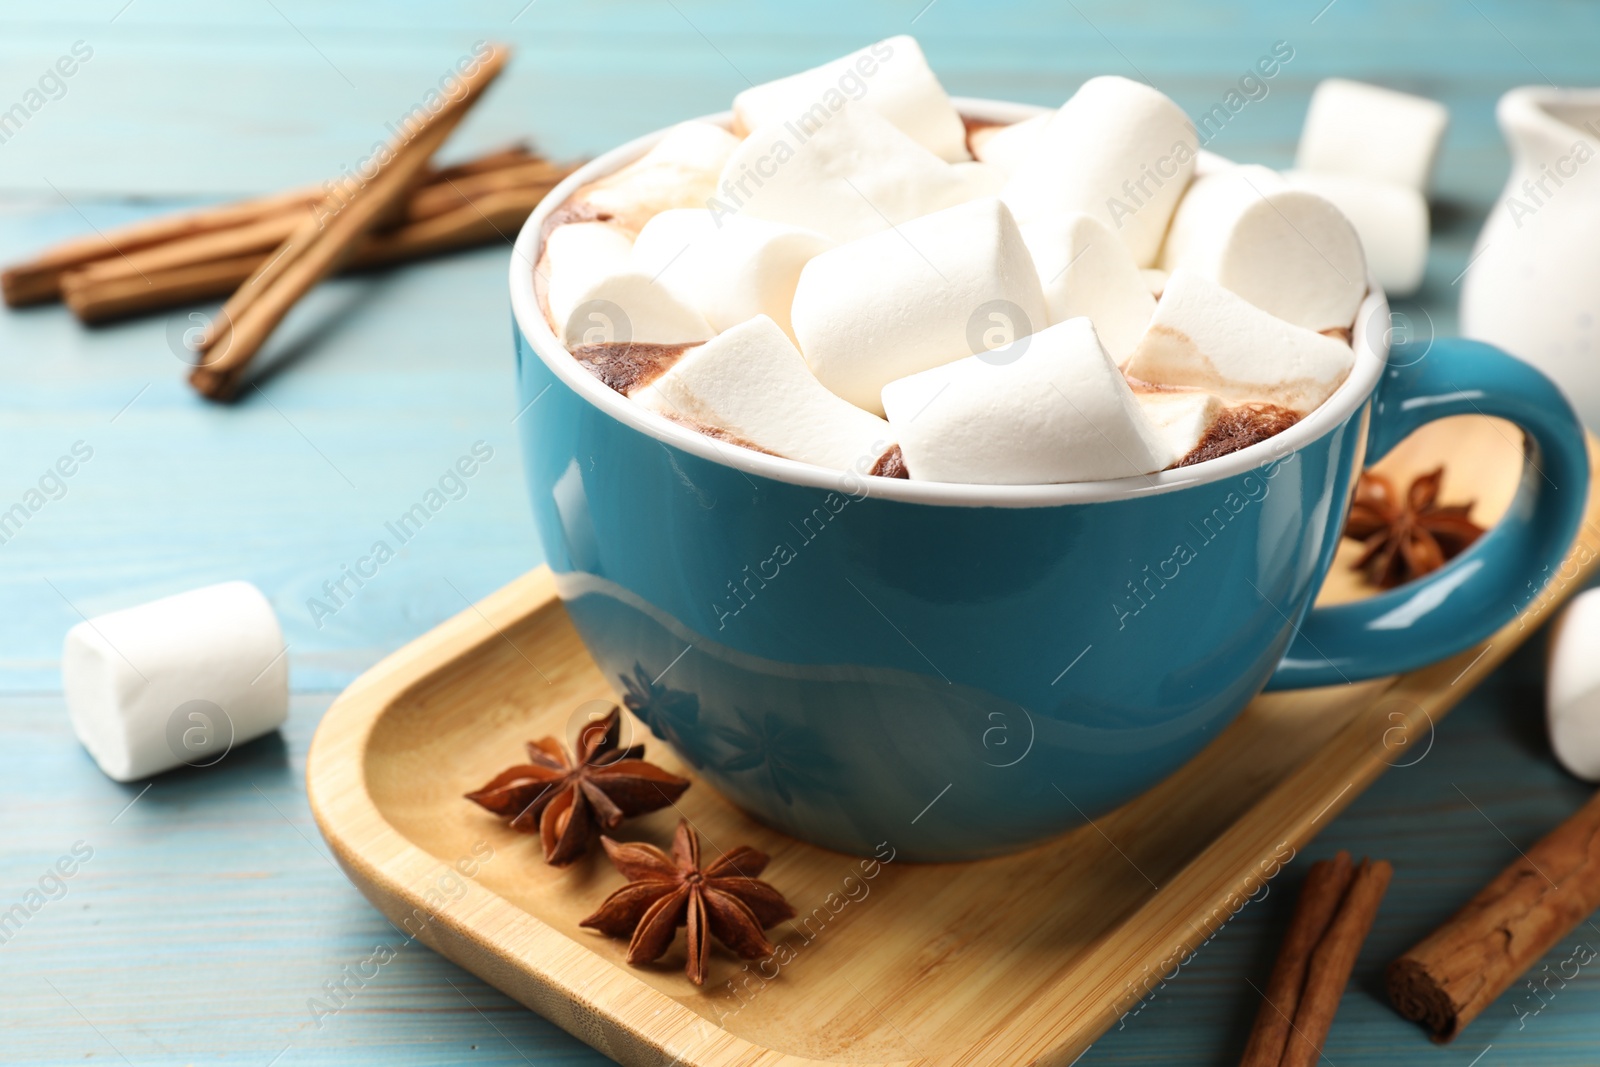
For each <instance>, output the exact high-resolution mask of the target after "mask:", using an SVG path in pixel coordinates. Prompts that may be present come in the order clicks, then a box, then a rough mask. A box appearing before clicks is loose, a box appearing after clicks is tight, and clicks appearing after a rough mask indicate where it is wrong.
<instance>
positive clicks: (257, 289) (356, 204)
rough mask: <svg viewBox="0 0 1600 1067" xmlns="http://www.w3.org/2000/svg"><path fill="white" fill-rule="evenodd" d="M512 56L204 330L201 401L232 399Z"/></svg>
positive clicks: (449, 105)
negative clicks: (276, 335) (299, 306)
mask: <svg viewBox="0 0 1600 1067" xmlns="http://www.w3.org/2000/svg"><path fill="white" fill-rule="evenodd" d="M509 54H510V53H509V51H508V50H507V49H506V48H505V47H503V46H498V45H497V46H495V47H494V48H493V49H492V50H491V51H490V53H489V55H488V56H486V57H485V58H484V59H483V61H482V62H481V63H479V65H478V67H477V69H476V70H474V71H473V72H472V73H471V74H469V75H466V76H465V77H464V78H463V79H462V86H463V91H462V94H461V96H459V97H457V98H456V99H454V100H449V101H446V102H445V103H444V104H443V105H442V106H441V107H440V109H439V110H438V111H437V112H435V113H433V114H432V115H429V116H428V117H426V118H424V119H423V120H422V121H421V122H420V123H419V124H418V126H417V128H416V129H415V130H413V131H412V132H411V133H410V135H409V136H407V137H405V138H402V139H398V140H397V141H396V143H395V144H394V145H392V146H391V148H390V151H389V153H388V154H387V156H386V157H385V158H383V159H382V161H381V162H380V163H379V164H378V166H377V168H376V170H375V172H374V174H373V176H372V177H371V178H370V179H369V180H367V181H366V183H365V184H364V185H362V186H360V187H359V188H357V189H355V190H354V191H352V192H351V193H350V194H349V195H348V196H347V197H346V196H344V195H343V194H342V192H341V193H340V194H338V195H337V196H335V194H330V195H329V199H328V201H327V202H325V204H324V205H322V210H319V211H318V212H317V213H316V214H315V216H314V217H313V218H311V219H308V220H307V221H305V222H303V223H302V224H301V225H300V226H299V228H297V229H296V230H295V231H294V233H292V234H291V235H290V236H289V238H288V239H287V240H286V241H284V243H283V244H282V246H280V247H279V248H278V250H277V251H275V252H274V253H273V254H272V256H271V257H270V258H269V259H268V260H267V262H266V263H265V264H263V265H262V267H261V269H260V270H258V271H257V272H256V273H255V274H254V275H252V276H251V277H250V279H249V280H248V281H246V282H245V283H244V285H242V286H240V288H239V290H238V292H236V293H234V295H233V296H232V297H230V298H229V300H228V301H227V303H225V304H224V305H223V307H222V311H221V313H219V315H218V316H217V318H216V319H215V320H213V322H212V324H211V325H210V326H208V327H207V328H206V332H205V336H204V337H203V338H202V340H201V342H200V345H199V346H198V348H197V351H196V354H197V355H198V357H199V360H200V362H199V365H198V366H196V367H195V369H194V370H193V371H192V372H191V373H190V375H189V381H190V383H191V384H192V385H193V386H194V387H195V388H196V389H197V390H198V391H199V392H200V393H202V394H203V395H205V396H208V397H211V398H212V399H223V398H225V397H227V396H228V395H230V394H231V393H232V391H233V389H234V387H235V386H236V385H237V383H238V380H239V377H240V375H241V374H242V372H243V371H244V369H245V367H246V366H248V365H249V363H250V360H251V359H252V358H254V356H255V354H256V352H257V351H258V350H259V349H260V348H261V346H262V345H263V344H264V343H265V342H266V340H267V338H268V337H269V336H270V335H271V334H272V331H273V330H274V329H275V328H276V327H277V325H278V323H279V322H281V321H283V318H284V316H285V315H287V314H288V313H289V309H290V308H292V307H293V306H294V305H295V303H296V302H297V301H298V300H299V299H300V298H301V297H302V296H304V295H305V293H306V292H307V291H308V290H309V289H310V288H311V287H312V286H314V285H315V284H316V283H317V282H319V281H321V280H322V279H323V278H324V277H326V276H327V275H328V274H329V273H331V272H332V271H333V270H334V269H335V268H336V267H337V266H338V265H339V264H340V262H341V261H342V260H343V259H344V258H345V256H346V255H347V254H348V253H349V251H350V248H351V246H352V245H353V244H354V243H355V242H356V241H357V240H358V239H359V238H360V237H361V236H362V235H363V234H365V233H366V232H367V231H369V230H370V229H372V227H373V226H374V225H376V224H377V223H378V222H379V220H380V219H381V218H382V217H383V215H384V214H385V213H386V212H389V211H392V210H393V209H394V207H395V205H397V204H398V203H399V202H400V200H401V198H402V197H403V196H405V194H406V192H407V191H408V190H409V189H410V188H411V186H412V183H413V182H414V181H415V179H416V178H417V177H418V176H419V175H420V174H421V173H422V170H423V168H424V167H425V166H427V163H428V160H429V158H430V157H431V156H432V155H433V153H434V152H435V151H437V150H438V148H439V146H440V144H442V143H443V142H444V139H445V138H446V137H448V136H449V135H450V132H451V131H452V130H453V129H455V127H456V125H457V124H458V123H459V122H460V121H461V119H462V117H463V116H465V114H466V112H467V109H468V108H470V107H471V106H472V105H473V104H474V103H476V102H477V100H478V98H479V97H480V96H481V95H482V94H483V91H484V90H485V89H486V88H488V86H489V84H490V83H491V82H492V81H493V80H494V79H495V77H496V76H498V75H499V73H500V71H501V70H502V69H504V67H505V63H506V59H507V58H508V56H509Z"/></svg>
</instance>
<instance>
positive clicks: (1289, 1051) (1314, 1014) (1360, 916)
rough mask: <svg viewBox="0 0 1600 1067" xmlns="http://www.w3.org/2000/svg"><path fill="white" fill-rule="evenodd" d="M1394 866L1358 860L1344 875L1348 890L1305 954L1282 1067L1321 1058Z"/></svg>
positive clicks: (1304, 1065)
mask: <svg viewBox="0 0 1600 1067" xmlns="http://www.w3.org/2000/svg"><path fill="white" fill-rule="evenodd" d="M1393 874H1394V868H1393V867H1392V866H1391V865H1390V864H1389V863H1388V861H1386V860H1379V861H1378V862H1377V863H1373V862H1372V861H1371V860H1362V861H1361V867H1360V869H1358V870H1357V871H1356V873H1355V875H1354V877H1352V878H1351V879H1350V889H1349V891H1348V892H1346V893H1345V897H1344V902H1343V903H1342V904H1340V905H1339V911H1338V914H1336V915H1335V916H1334V918H1333V922H1332V923H1331V924H1330V925H1329V926H1328V931H1327V933H1325V934H1324V935H1323V937H1322V941H1321V943H1320V944H1318V945H1317V948H1316V951H1314V952H1313V953H1312V954H1311V966H1310V967H1309V968H1308V969H1307V971H1306V985H1305V990H1304V992H1302V993H1301V995H1300V1004H1299V1007H1297V1008H1296V1009H1295V1013H1294V1026H1293V1027H1291V1029H1290V1033H1289V1040H1288V1045H1287V1046H1286V1047H1285V1048H1284V1051H1283V1059H1282V1060H1281V1061H1279V1062H1280V1063H1282V1064H1283V1067H1314V1065H1315V1064H1316V1063H1317V1061H1318V1060H1320V1059H1321V1058H1322V1043H1323V1042H1324V1041H1325V1040H1327V1037H1328V1031H1329V1029H1331V1028H1332V1026H1333V1017H1334V1015H1335V1014H1337V1013H1338V1011H1339V1000H1340V999H1341V998H1342V997H1343V996H1344V989H1345V986H1346V985H1348V984H1349V983H1350V972H1351V971H1352V970H1354V969H1355V965H1356V957H1357V956H1359V955H1360V954H1361V945H1362V943H1363V942H1365V941H1366V939H1367V932H1368V931H1369V930H1371V929H1372V920H1373V919H1375V918H1376V917H1377V915H1378V905H1379V904H1380V903H1382V901H1383V894H1384V893H1385V892H1386V891H1387V890H1388V888H1389V879H1390V878H1391V877H1392V876H1393Z"/></svg>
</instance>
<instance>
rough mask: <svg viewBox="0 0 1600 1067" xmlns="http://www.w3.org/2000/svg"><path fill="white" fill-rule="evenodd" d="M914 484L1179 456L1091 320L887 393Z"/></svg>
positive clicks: (1087, 471)
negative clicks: (1146, 415)
mask: <svg viewBox="0 0 1600 1067" xmlns="http://www.w3.org/2000/svg"><path fill="white" fill-rule="evenodd" d="M883 403H884V407H885V408H886V409H887V410H888V412H889V425H890V427H891V429H892V430H893V431H894V434H895V436H896V438H897V439H898V440H899V442H900V450H901V453H902V455H903V456H904V459H905V464H906V470H907V471H908V472H909V473H910V475H911V477H912V478H915V479H920V480H923V481H935V482H972V483H979V484H987V485H1037V484H1046V483H1054V482H1077V481H1090V480H1094V479H1100V478H1123V477H1128V476H1130V475H1137V474H1148V473H1150V472H1152V471H1158V470H1161V469H1162V468H1163V467H1166V466H1167V465H1168V464H1170V463H1171V462H1172V460H1173V459H1174V456H1173V455H1172V452H1171V449H1170V448H1168V447H1167V445H1166V443H1165V442H1164V441H1162V439H1161V438H1160V437H1159V436H1158V435H1157V433H1156V431H1155V430H1154V429H1153V428H1152V427H1151V426H1150V425H1149V423H1148V422H1146V420H1145V418H1144V415H1143V414H1142V413H1141V412H1140V410H1139V405H1138V402H1137V401H1135V400H1134V397H1133V391H1132V390H1131V389H1129V388H1128V383H1127V382H1126V381H1125V380H1124V379H1123V377H1122V374H1121V373H1120V372H1119V371H1118V370H1117V368H1116V365H1115V364H1113V363H1112V362H1111V358H1110V357H1109V356H1107V355H1106V353H1105V349H1103V348H1101V347H1100V342H1099V339H1098V338H1096V337H1095V333H1094V327H1093V326H1092V325H1091V324H1090V322H1089V320H1088V319H1069V320H1068V321H1066V322H1063V323H1058V324H1057V325H1055V326H1051V327H1049V328H1047V329H1044V330H1041V331H1040V332H1038V333H1036V334H1034V335H1033V336H1031V337H1024V338H1022V339H1020V340H1018V341H1015V342H1013V343H1012V344H1010V345H1007V346H1005V347H1003V348H997V349H995V350H994V351H992V352H986V353H984V354H983V355H978V356H969V357H968V358H966V359H961V360H957V361H956V362H954V363H948V364H945V365H944V366H942V367H935V368H934V369H932V370H927V371H923V372H922V373H920V374H914V375H912V376H910V377H908V378H901V379H899V380H898V381H893V382H890V383H889V384H888V385H886V386H884V388H883Z"/></svg>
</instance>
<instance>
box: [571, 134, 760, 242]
mask: <svg viewBox="0 0 1600 1067" xmlns="http://www.w3.org/2000/svg"><path fill="white" fill-rule="evenodd" d="M738 145H739V139H738V138H737V137H735V136H734V135H733V134H731V133H729V132H728V131H727V130H725V129H723V128H722V127H721V126H717V125H714V124H712V123H709V122H684V123H680V124H678V125H677V126H674V127H673V128H672V129H670V130H668V131H667V132H666V133H665V134H663V135H662V137H661V140H659V141H657V142H656V143H655V144H654V145H653V146H651V148H650V150H649V151H648V152H646V153H645V154H644V155H642V156H640V157H639V158H638V159H636V160H634V161H633V162H632V163H629V164H628V165H627V166H626V167H623V168H622V169H621V170H618V171H616V172H614V173H612V174H608V175H606V176H605V177H604V178H598V179H596V180H595V181H592V182H590V183H589V184H588V185H586V186H584V187H583V188H582V189H579V190H578V192H577V194H576V195H575V196H574V197H573V200H574V202H575V203H579V204H585V205H587V206H589V207H591V208H593V209H594V210H595V211H599V212H604V213H606V214H609V215H611V216H613V218H612V221H614V222H616V223H617V224H618V225H619V226H622V227H623V228H624V229H627V230H629V231H631V232H633V233H638V232H639V229H640V227H642V226H643V225H644V224H645V223H646V222H648V221H649V220H650V219H651V217H652V216H654V215H656V214H658V213H660V212H662V211H666V210H667V209H668V208H675V207H705V206H706V201H707V200H709V199H710V198H711V195H712V194H713V193H714V192H715V191H716V184H717V178H718V176H720V175H721V173H722V168H723V167H724V166H725V165H726V164H727V161H728V157H729V156H730V155H731V154H732V153H733V151H734V149H735V148H737V147H738Z"/></svg>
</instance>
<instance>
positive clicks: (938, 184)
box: [704, 103, 971, 241]
mask: <svg viewBox="0 0 1600 1067" xmlns="http://www.w3.org/2000/svg"><path fill="white" fill-rule="evenodd" d="M969 199H971V180H970V179H969V178H964V177H963V176H962V174H961V172H959V171H957V170H955V169H954V168H953V167H951V166H950V164H948V163H946V162H944V161H943V160H941V159H940V158H939V157H938V156H936V155H934V154H933V153H932V152H929V151H928V150H927V149H926V148H923V147H922V146H921V145H920V144H918V143H917V142H916V141H913V140H912V139H911V138H910V137H908V136H907V135H906V134H904V133H901V132H900V130H899V129H897V128H896V127H895V126H894V124H893V123H891V122H890V121H889V120H888V119H886V118H884V117H883V116H881V115H879V114H878V113H877V112H876V111H873V110H872V109H871V108H869V107H864V106H862V105H860V104H853V103H846V104H845V105H844V106H843V107H842V108H840V109H839V110H838V111H837V112H836V113H834V114H833V115H831V116H830V117H828V118H827V119H826V120H824V121H823V122H822V123H821V124H820V125H817V124H815V123H808V124H806V125H803V126H802V125H797V124H794V123H790V122H787V121H783V122H768V123H764V124H763V125H761V126H758V127H756V129H755V130H754V131H752V132H751V134H750V136H748V137H746V138H745V139H744V141H743V143H741V144H740V145H739V147H738V148H737V149H735V150H734V152H733V154H732V155H731V156H729V157H728V163H727V166H725V167H724V168H723V171H722V178H721V180H720V181H719V182H718V183H717V188H716V195H715V196H714V197H713V198H712V199H711V200H709V201H707V202H706V204H705V205H704V206H705V207H708V208H710V209H711V213H712V215H713V216H714V217H715V218H716V220H717V221H718V222H722V221H725V220H726V219H727V218H728V217H729V216H731V215H733V214H735V213H737V214H743V215H749V216H752V217H754V218H762V219H770V220H772V221H773V222H784V223H788V224H789V225H791V226H798V227H800V228H801V229H807V230H815V231H817V232H818V233H821V234H823V235H825V236H827V237H829V238H831V239H832V240H835V241H853V240H855V239H856V238H857V237H865V236H867V235H868V234H873V233H878V232H879V231H881V230H886V229H888V228H889V227H890V226H897V225H899V224H900V223H902V222H907V221H909V220H911V219H914V218H917V217H918V216H919V215H926V214H929V213H930V212H934V211H938V210H940V209H942V208H947V207H951V206H953V205H955V204H959V203H962V202H963V201H966V200H969Z"/></svg>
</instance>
